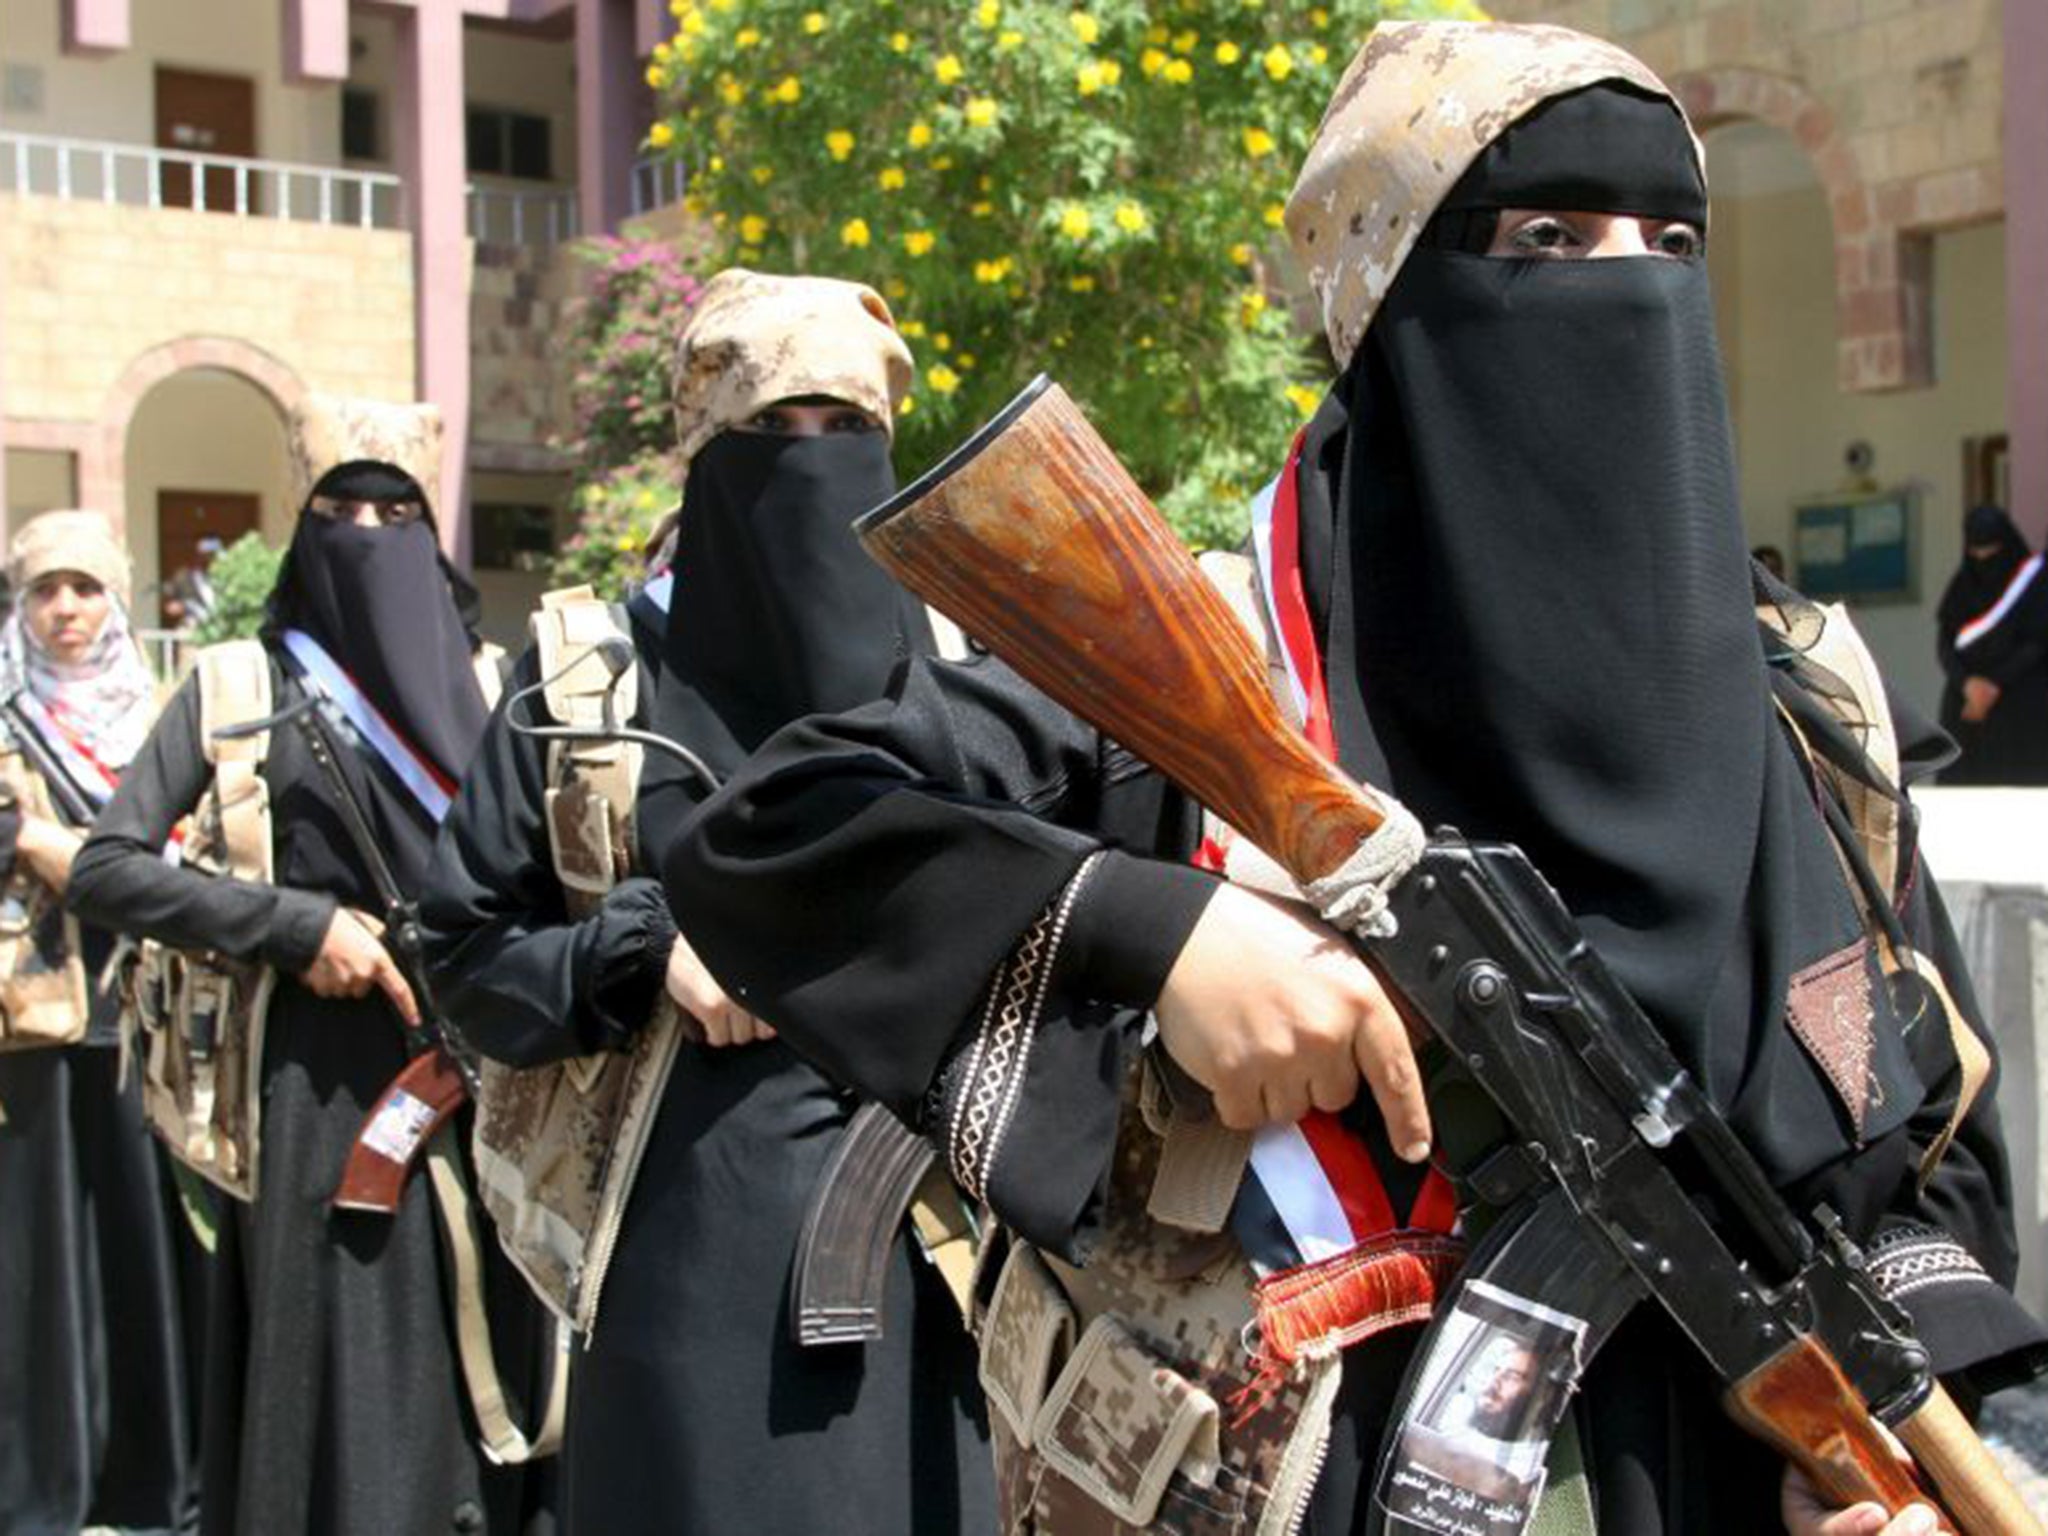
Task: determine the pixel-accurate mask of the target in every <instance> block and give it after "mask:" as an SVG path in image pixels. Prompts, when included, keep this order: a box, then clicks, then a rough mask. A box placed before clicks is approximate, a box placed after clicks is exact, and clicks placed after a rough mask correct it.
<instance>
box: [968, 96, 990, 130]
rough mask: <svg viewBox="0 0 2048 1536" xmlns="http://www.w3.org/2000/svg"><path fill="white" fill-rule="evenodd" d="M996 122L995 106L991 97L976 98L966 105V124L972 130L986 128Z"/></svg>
mask: <svg viewBox="0 0 2048 1536" xmlns="http://www.w3.org/2000/svg"><path fill="white" fill-rule="evenodd" d="M995 120H996V104H995V101H994V99H993V98H992V97H988V96H976V97H975V98H974V99H973V100H971V101H969V102H968V103H967V123H968V126H969V127H972V128H986V127H988V126H989V125H990V124H991V123H993V122H994V121H995Z"/></svg>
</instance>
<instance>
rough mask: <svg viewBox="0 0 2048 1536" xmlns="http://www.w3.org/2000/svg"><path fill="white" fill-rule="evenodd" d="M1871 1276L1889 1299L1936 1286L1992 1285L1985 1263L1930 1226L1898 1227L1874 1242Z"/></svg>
mask: <svg viewBox="0 0 2048 1536" xmlns="http://www.w3.org/2000/svg"><path fill="white" fill-rule="evenodd" d="M1866 1257H1867V1259H1868V1262H1869V1265H1870V1278H1871V1280H1872V1281H1873V1282H1874V1283H1875V1284H1876V1286H1877V1288H1878V1290H1879V1291H1880V1292H1882V1293H1883V1294H1884V1296H1885V1297H1886V1298H1887V1299H1888V1300H1891V1301H1902V1300H1904V1299H1905V1298H1906V1297H1908V1296H1911V1295H1913V1294H1914V1293H1916V1292H1918V1291H1924V1290H1929V1289H1932V1288H1933V1287H1935V1286H1938V1285H1993V1284H1995V1283H1996V1282H1995V1281H1993V1280H1992V1278H1991V1277H1990V1276H1989V1275H1988V1274H1986V1273H1985V1272H1984V1266H1983V1265H1981V1264H1979V1263H1978V1262H1977V1261H1976V1260H1975V1259H1974V1258H1972V1257H1971V1256H1970V1254H1969V1252H1968V1251H1967V1250H1966V1249H1965V1248H1964V1247H1963V1245H1962V1244H1961V1243H1958V1242H1957V1241H1956V1240H1955V1239H1954V1238H1952V1237H1950V1236H1948V1235H1947V1234H1946V1233H1943V1232H1938V1231H1936V1230H1934V1229H1933V1228H1931V1227H1917V1226H1909V1227H1900V1228H1897V1229H1896V1230H1894V1231H1891V1232H1887V1233H1886V1234H1884V1236H1882V1237H1880V1238H1878V1239H1877V1240H1876V1241H1875V1242H1873V1243H1872V1244H1871V1245H1870V1247H1869V1250H1868V1252H1867V1255H1866Z"/></svg>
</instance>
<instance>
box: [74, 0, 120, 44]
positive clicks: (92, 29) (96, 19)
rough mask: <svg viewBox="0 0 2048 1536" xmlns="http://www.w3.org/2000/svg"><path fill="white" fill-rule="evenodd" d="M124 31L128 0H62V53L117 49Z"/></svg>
mask: <svg viewBox="0 0 2048 1536" xmlns="http://www.w3.org/2000/svg"><path fill="white" fill-rule="evenodd" d="M128 34H129V28H128V0H64V51H65V52H66V53H119V52H120V51H121V50H122V49H124V48H126V47H127V46H128Z"/></svg>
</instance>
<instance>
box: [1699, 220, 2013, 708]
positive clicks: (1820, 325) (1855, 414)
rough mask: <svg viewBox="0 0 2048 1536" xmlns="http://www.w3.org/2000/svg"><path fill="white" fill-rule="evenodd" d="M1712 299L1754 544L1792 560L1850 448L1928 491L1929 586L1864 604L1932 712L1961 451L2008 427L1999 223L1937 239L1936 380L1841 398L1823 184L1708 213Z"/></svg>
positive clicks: (1860, 616) (1923, 499)
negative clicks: (1939, 609) (1806, 520)
mask: <svg viewBox="0 0 2048 1536" xmlns="http://www.w3.org/2000/svg"><path fill="white" fill-rule="evenodd" d="M1712 243H1713V246H1714V253H1715V254H1714V261H1715V264H1716V266H1717V268H1719V269H1720V275H1719V278H1718V281H1717V283H1716V293H1715V299H1716V303H1717V304H1718V305H1721V306H1723V313H1722V315H1721V321H1722V331H1723V336H1724V348H1725V350H1726V353H1727V364H1728V375H1729V383H1730V393H1731V396H1732V398H1733V400H1734V402H1735V422H1736V440H1737V445H1738V449H1739V452H1740V457H1741V471H1742V496H1743V505H1744V508H1745V513H1746V516H1747V520H1748V524H1749V530H1750V537H1751V542H1752V543H1758V542H1767V543H1773V544H1777V545H1779V546H1780V547H1781V548H1783V549H1785V550H1786V552H1787V554H1788V555H1789V554H1791V552H1792V536H1791V529H1792V511H1791V509H1792V504H1793V503H1794V502H1795V501H1797V500H1799V499H1802V498H1805V497H1810V496H1813V495H1815V494H1817V493H1819V494H1825V493H1827V492H1830V491H1834V490H1837V489H1840V488H1841V486H1842V483H1843V476H1844V469H1843V464H1842V455H1843V451H1844V450H1845V449H1846V448H1847V446H1848V445H1849V444H1850V443H1851V442H1853V441H1856V440H1858V439H1861V440H1863V441H1866V442H1868V443H1869V444H1870V445H1871V447H1872V448H1873V449H1874V450H1875V451H1876V455H1877V462H1876V468H1875V470H1874V476H1875V478H1876V479H1877V481H1878V482H1879V483H1880V484H1881V485H1884V486H1893V485H1900V484H1910V485H1914V486H1916V487H1918V488H1919V490H1920V530H1919V531H1920V534H1921V544H1920V556H1919V573H1920V593H1919V599H1918V601H1917V602H1915V603H1912V604H1873V605H1867V606H1864V607H1861V608H1859V609H1858V611H1857V623H1858V625H1859V627H1860V628H1862V630H1863V632H1864V634H1865V635H1866V636H1867V637H1868V639H1869V640H1870V643H1871V646H1872V648H1873V649H1874V650H1875V651H1876V653H1877V656H1878V660H1879V661H1880V662H1881V663H1882V664H1883V666H1884V668H1885V671H1886V673H1887V675H1888V676H1889V677H1890V678H1891V679H1892V682H1893V685H1894V686H1895V687H1898V688H1899V689H1900V690H1901V691H1902V692H1903V694H1904V696H1905V697H1906V698H1907V699H1908V700H1910V701H1911V702H1913V703H1914V704H1916V705H1918V706H1919V707H1920V708H1922V709H1924V710H1926V711H1928V712H1929V713H1930V714H1931V713H1932V712H1933V711H1934V708H1935V706H1936V704H1937V703H1938V701H1939V698H1940V692H1941V672H1940V668H1939V666H1938V665H1937V663H1936V661H1935V657H1934V606H1935V604H1936V603H1937V602H1938V600H1939V599H1940V596H1941V588H1942V585H1943V583H1944V582H1945V581H1946V580H1947V579H1948V575H1949V573H1950V572H1951V571H1953V570H1954V568H1955V565H1956V562H1957V561H1958V559H1960V558H1961V545H1960V531H1959V521H1960V517H1961V514H1962V511H1963V510H1964V509H1963V507H1962V443H1963V439H1964V438H1965V437H1973V436H1978V435H1981V434H1983V433H1986V432H1995V431H1998V430H2000V429H2001V428H2002V427H2003V426H2004V424H2005V361H2006V359H2005V345H2006V343H2005V298H2004V296H2005V246H2004V229H2003V226H2002V225H1999V224H1986V225H1981V226H1978V227H1976V228H1973V229H1964V230H1956V231H1953V232H1950V233H1947V234H1943V235H1939V236H1937V237H1935V241H1934V278H1933V300H1934V317H1935V324H1934V334H1935V342H1936V347H1935V353H1936V355H1935V383H1934V384H1933V385H1932V386H1931V387H1929V388H1926V389H1917V390H1905V391H1899V392H1895V393H1891V394H1883V395H1850V394H1844V393H1843V392H1842V391H1841V390H1839V389H1838V388H1836V387H1835V374H1834V349H1833V330H1834V317H1835V309H1834V260H1833V255H1832V252H1831V247H1830V241H1829V234H1828V214H1827V205H1826V204H1825V202H1824V201H1823V200H1822V197H1821V194H1820V192H1819V190H1818V189H1817V188H1806V189H1803V190H1795V191H1788V192H1779V193H1774V194H1769V195H1765V196H1758V197H1750V198H1743V199H1740V200H1727V199H1721V198H1717V199H1716V201H1715V204H1714V232H1713V236H1712Z"/></svg>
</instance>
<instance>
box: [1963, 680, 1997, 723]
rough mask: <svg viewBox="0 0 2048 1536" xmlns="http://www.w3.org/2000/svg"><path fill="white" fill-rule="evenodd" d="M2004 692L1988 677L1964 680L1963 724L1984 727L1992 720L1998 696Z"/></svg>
mask: <svg viewBox="0 0 2048 1536" xmlns="http://www.w3.org/2000/svg"><path fill="white" fill-rule="evenodd" d="M2002 692H2004V690H2003V689H2001V688H2000V687H1999V686H1998V684H1996V683H1994V682H1993V681H1991V679H1990V678H1988V677H1966V678H1964V679H1963V722H1964V723H1965V724H1966V725H1982V724H1983V723H1984V722H1985V721H1986V720H1987V719H1989V718H1990V715H1991V711H1992V710H1993V709H1994V708H1996V707H1997V705H1998V696H1999V694H2000V693H2002Z"/></svg>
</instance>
